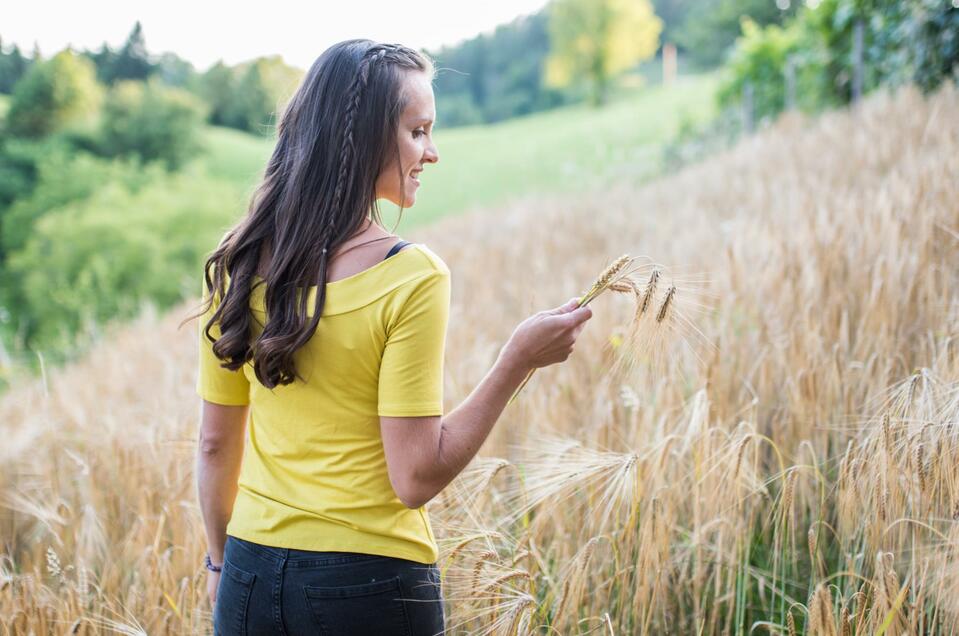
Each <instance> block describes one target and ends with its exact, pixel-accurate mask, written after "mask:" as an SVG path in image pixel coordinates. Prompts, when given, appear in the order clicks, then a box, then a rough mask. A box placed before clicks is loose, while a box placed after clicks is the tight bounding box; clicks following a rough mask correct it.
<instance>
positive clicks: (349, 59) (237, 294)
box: [181, 40, 434, 389]
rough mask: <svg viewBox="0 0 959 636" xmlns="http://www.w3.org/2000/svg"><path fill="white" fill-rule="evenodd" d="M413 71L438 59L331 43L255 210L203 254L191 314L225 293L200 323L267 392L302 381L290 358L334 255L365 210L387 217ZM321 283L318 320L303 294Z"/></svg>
mask: <svg viewBox="0 0 959 636" xmlns="http://www.w3.org/2000/svg"><path fill="white" fill-rule="evenodd" d="M408 71H420V72H425V73H427V74H428V75H429V77H430V78H431V79H432V77H433V73H434V70H433V63H432V61H431V60H430V59H429V58H428V57H427V56H426V55H424V54H422V53H420V52H418V51H415V50H413V49H410V48H407V47H405V46H401V45H398V44H382V43H378V42H373V41H371V40H347V41H345V42H340V43H338V44H335V45H333V46H331V47H330V48H328V49H327V50H326V51H324V52H323V53H322V54H321V55H320V56H319V57H318V58H317V59H316V61H315V62H314V63H313V65H312V66H311V67H310V70H309V71H308V72H307V74H306V76H305V77H304V78H303V81H302V83H301V84H300V86H299V87H298V88H297V90H296V92H295V93H294V95H293V96H292V98H291V99H290V101H289V103H288V104H287V106H286V108H285V109H284V111H283V114H282V116H281V118H280V121H279V124H278V126H277V131H278V135H277V142H276V146H275V148H274V150H273V155H272V156H271V157H270V160H269V162H268V163H267V166H266V170H265V171H264V176H263V179H262V181H261V182H260V184H259V185H258V186H257V188H256V190H255V191H254V193H253V196H252V197H251V202H250V206H249V209H248V211H247V214H246V215H245V217H244V218H243V219H242V220H241V221H240V222H239V223H238V224H237V225H236V226H235V227H233V228H232V229H231V230H229V231H228V232H227V233H226V235H225V236H224V237H223V240H222V241H221V242H220V245H219V246H218V247H217V249H216V250H215V251H214V252H213V253H212V254H211V255H210V257H209V258H208V259H207V261H206V264H205V266H204V283H205V286H206V287H205V289H206V290H207V291H209V292H210V295H209V298H208V299H207V301H206V304H205V305H203V306H202V308H201V309H200V312H199V313H198V314H195V315H193V316H191V317H189V318H187V320H190V319H192V318H196V317H198V316H200V315H202V314H205V313H206V312H207V311H209V309H210V307H211V305H212V304H213V302H214V300H215V298H222V299H223V300H222V302H221V303H219V305H218V307H217V309H216V311H215V312H214V313H213V315H212V316H211V317H210V320H209V321H208V322H207V323H206V325H205V326H204V328H203V336H204V337H206V338H207V339H209V340H210V342H212V343H213V352H214V354H215V355H216V356H217V357H218V358H220V359H221V360H223V361H224V362H223V364H221V366H222V367H224V368H226V369H230V370H234V371H235V370H237V369H240V368H241V367H242V366H243V365H244V364H245V363H246V362H248V361H250V360H251V359H252V360H253V369H254V372H255V373H256V377H257V379H258V380H259V381H260V383H261V384H263V386H265V387H267V388H269V389H272V388H274V387H275V386H276V385H278V384H284V385H285V384H290V383H292V382H293V381H294V379H296V378H300V379H301V380H302V377H300V376H299V374H298V373H297V371H296V368H295V365H294V360H293V354H294V352H296V350H297V349H299V348H300V347H301V346H303V345H304V344H305V343H306V342H307V341H308V340H309V339H310V338H311V337H312V336H313V333H314V332H315V331H316V327H317V325H318V324H319V321H320V316H321V315H322V313H323V305H324V303H325V301H326V289H325V287H326V284H325V283H326V272H327V265H328V259H329V257H330V255H331V254H332V253H333V252H334V251H335V250H336V248H337V247H338V246H340V245H341V244H342V243H343V242H344V241H346V240H347V239H348V238H349V237H350V236H352V235H353V234H354V233H355V232H356V231H357V230H359V229H360V228H361V227H362V226H363V224H364V222H365V221H366V220H367V219H368V218H371V219H372V220H373V221H375V222H376V223H378V224H380V225H382V222H381V216H380V211H379V208H378V206H377V201H376V194H375V184H376V180H377V177H378V176H379V175H380V173H381V172H382V170H383V169H384V168H385V167H386V166H387V165H388V164H389V163H390V159H392V158H394V157H395V158H396V159H397V166H398V170H400V172H401V173H402V166H400V165H399V161H398V159H399V147H398V144H397V129H398V125H399V123H398V122H399V116H400V114H401V113H402V111H403V108H404V107H405V105H406V104H405V96H404V91H403V76H404V75H405V73H406V72H408ZM400 184H401V188H403V185H404V179H403V178H402V174H400ZM402 195H403V196H404V197H405V192H402ZM403 200H405V198H401V201H403ZM400 214H401V215H402V208H401V209H400ZM266 254H269V261H268V264H267V265H266V268H265V270H266V271H265V274H264V275H263V276H262V280H261V281H260V282H258V283H257V285H260V284H265V285H266V292H265V300H266V312H267V321H266V324H265V325H263V330H262V333H261V334H260V335H259V336H258V337H257V338H256V339H255V340H254V341H252V342H251V336H252V328H251V327H252V325H251V321H252V320H253V317H252V314H251V311H250V307H249V301H250V295H251V293H252V291H253V286H252V284H253V278H254V276H256V275H258V273H257V270H258V268H259V267H260V264H261V259H264V260H265V256H264V255H266ZM211 272H212V274H211ZM227 279H229V286H227ZM314 285H316V286H317V293H316V297H315V302H314V305H313V315H312V317H311V316H309V315H308V312H307V302H308V297H309V294H308V293H306V292H307V291H308V290H309V288H311V287H312V286H314ZM300 290H303V292H304V293H300ZM217 322H218V323H219V324H220V333H221V335H220V338H218V339H216V340H214V339H213V336H212V335H211V333H210V329H211V327H212V326H213V325H214V324H216V323H217ZM181 324H182V323H181Z"/></svg>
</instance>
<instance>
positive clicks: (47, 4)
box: [0, 0, 547, 71]
mask: <svg viewBox="0 0 959 636" xmlns="http://www.w3.org/2000/svg"><path fill="white" fill-rule="evenodd" d="M546 1H547V0H483V1H482V2H477V1H475V0H474V1H470V2H462V1H459V0H416V1H404V0H394V1H392V2H386V1H372V0H338V1H337V2H329V1H326V0H318V1H314V2H293V1H291V0H269V1H267V2H262V3H259V2H257V3H252V2H251V3H237V2H224V1H222V0H192V1H189V2H188V1H186V0H163V1H162V2H161V1H157V0H153V1H152V2H142V1H140V0H126V1H125V2H124V1H114V0H89V1H87V2H65V1H63V0H61V1H59V2H51V1H50V0H33V1H32V2H12V1H11V2H8V1H6V0H0V40H2V42H3V46H4V48H5V49H9V47H10V46H12V45H13V44H14V43H16V44H18V45H19V46H20V48H21V49H22V50H24V52H27V53H29V52H30V51H32V50H33V45H34V43H37V44H38V45H39V46H40V51H41V53H42V54H43V55H44V56H49V55H52V54H53V53H55V52H57V51H59V50H61V49H63V48H64V47H65V46H67V45H68V44H70V45H72V46H73V48H74V49H84V48H86V49H98V48H99V47H100V45H101V44H102V43H103V42H104V41H106V42H107V44H109V45H110V46H111V47H117V46H120V45H121V44H122V43H123V41H124V40H125V39H126V37H127V35H128V34H129V33H130V30H131V29H132V28H133V24H134V22H135V21H136V20H140V22H141V23H142V24H143V33H144V35H145V37H146V44H147V50H148V51H149V52H150V53H151V54H157V53H163V52H166V51H172V52H174V53H176V54H177V55H179V56H180V57H182V58H184V59H186V60H189V61H190V62H192V63H193V65H194V66H196V67H197V69H198V70H201V71H203V70H206V69H207V68H209V67H210V66H211V65H212V64H213V63H215V62H216V61H217V60H218V59H222V60H223V61H224V62H226V63H227V64H230V65H233V64H237V63H239V62H243V61H246V60H249V59H252V58H255V57H259V56H263V55H276V54H279V55H282V56H283V59H284V60H286V62H287V63H289V64H293V65H294V66H298V67H300V68H302V69H306V68H308V67H309V66H310V64H312V63H313V60H315V59H316V57H317V56H318V55H319V54H320V53H321V52H322V51H323V49H325V48H326V47H328V46H329V45H331V44H334V43H336V42H339V41H340V40H346V39H349V38H358V37H362V38H370V39H373V40H379V41H381V42H397V43H400V44H405V45H407V46H411V47H413V48H428V49H435V48H438V47H439V46H440V45H443V44H454V43H456V42H460V41H462V40H465V39H468V38H470V37H472V36H474V35H477V34H479V33H484V32H487V31H490V30H492V29H493V28H495V27H496V26H497V25H499V24H502V23H504V22H509V21H510V20H512V19H514V18H516V17H518V16H520V15H526V14H529V13H533V12H535V11H537V10H539V9H541V8H542V7H543V6H545V5H546Z"/></svg>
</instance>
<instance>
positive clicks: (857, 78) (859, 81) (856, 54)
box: [852, 18, 865, 103]
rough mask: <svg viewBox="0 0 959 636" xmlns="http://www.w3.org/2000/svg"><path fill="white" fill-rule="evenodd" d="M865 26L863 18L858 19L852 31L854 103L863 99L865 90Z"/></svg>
mask: <svg viewBox="0 0 959 636" xmlns="http://www.w3.org/2000/svg"><path fill="white" fill-rule="evenodd" d="M864 32H865V25H864V24H863V21H862V18H857V19H856V23H855V25H854V26H853V31H852V101H853V102H854V103H855V102H858V101H859V100H860V99H862V89H863V73H864V69H863V59H862V58H863V50H862V49H863V38H864V36H865V33H864Z"/></svg>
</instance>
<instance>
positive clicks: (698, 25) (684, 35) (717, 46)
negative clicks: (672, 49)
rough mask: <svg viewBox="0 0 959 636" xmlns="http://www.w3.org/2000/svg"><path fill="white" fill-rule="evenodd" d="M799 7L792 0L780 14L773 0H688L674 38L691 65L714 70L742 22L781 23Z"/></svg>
mask: <svg viewBox="0 0 959 636" xmlns="http://www.w3.org/2000/svg"><path fill="white" fill-rule="evenodd" d="M800 4H801V2H800V0H793V1H792V2H790V3H789V7H790V8H789V9H787V10H786V11H782V10H780V9H779V8H778V7H777V3H776V2H774V1H773V0H691V1H690V2H689V3H688V4H687V10H686V13H685V15H684V17H683V24H682V26H681V27H678V28H676V29H674V30H673V35H674V37H675V38H676V40H677V43H678V44H679V45H680V47H681V48H682V52H683V53H684V54H685V55H686V56H687V57H688V58H689V59H690V60H691V61H692V63H693V65H694V66H696V67H698V68H713V67H715V66H717V65H719V64H721V63H722V62H723V61H724V60H725V57H726V54H727V52H728V51H729V49H730V48H731V47H732V45H733V43H734V42H735V41H736V38H737V37H738V36H739V34H740V23H741V22H742V21H743V20H744V19H746V18H748V19H749V20H751V21H752V22H753V23H755V24H758V25H760V26H766V25H770V24H782V23H783V21H784V20H785V19H787V17H788V16H790V15H792V14H793V13H795V7H796V6H799V5H800Z"/></svg>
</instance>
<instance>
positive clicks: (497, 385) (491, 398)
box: [431, 347, 531, 496]
mask: <svg viewBox="0 0 959 636" xmlns="http://www.w3.org/2000/svg"><path fill="white" fill-rule="evenodd" d="M530 368H531V367H529V366H528V365H526V364H524V363H522V362H521V361H520V360H519V359H517V358H515V357H514V356H512V355H511V354H510V351H509V349H507V348H505V347H504V348H503V350H501V351H500V355H499V357H498V358H497V359H496V362H495V363H494V364H493V366H492V367H491V368H490V370H489V371H488V372H487V373H486V376H485V377H484V378H483V379H482V380H481V381H480V383H479V384H478V385H476V388H474V389H473V391H472V393H470V394H469V396H468V397H467V398H466V399H465V400H463V402H462V403H461V404H460V405H459V406H457V407H456V408H455V409H453V410H452V411H450V412H449V413H448V414H447V415H446V416H444V417H443V419H442V423H441V426H440V439H439V445H438V449H437V461H436V469H435V471H434V474H433V475H432V478H433V479H432V480H431V481H432V484H431V486H432V488H431V490H433V492H432V493H431V494H432V495H433V496H435V494H436V493H438V492H439V491H441V490H442V489H443V488H445V487H446V485H447V484H448V483H449V482H451V481H453V479H454V478H455V477H456V476H457V475H458V474H459V473H460V472H461V471H462V470H463V469H464V468H465V467H466V465H467V464H469V462H470V460H472V459H473V457H474V456H475V455H476V453H477V452H479V449H480V447H481V446H482V445H483V442H485V441H486V438H487V437H488V436H489V433H490V431H491V430H493V426H494V425H495V424H496V421H497V420H498V419H499V416H500V415H501V414H502V413H503V409H504V408H506V404H507V403H508V402H509V399H510V397H512V395H513V392H514V391H516V389H517V388H518V387H519V385H520V384H522V382H523V380H524V379H525V378H526V374H527V373H529V371H530Z"/></svg>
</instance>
